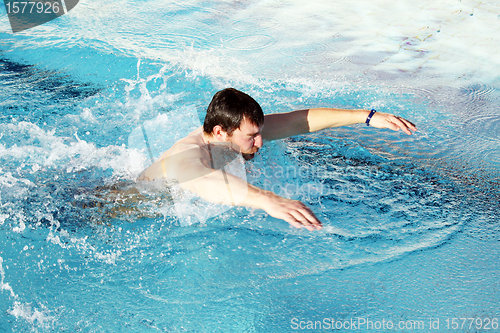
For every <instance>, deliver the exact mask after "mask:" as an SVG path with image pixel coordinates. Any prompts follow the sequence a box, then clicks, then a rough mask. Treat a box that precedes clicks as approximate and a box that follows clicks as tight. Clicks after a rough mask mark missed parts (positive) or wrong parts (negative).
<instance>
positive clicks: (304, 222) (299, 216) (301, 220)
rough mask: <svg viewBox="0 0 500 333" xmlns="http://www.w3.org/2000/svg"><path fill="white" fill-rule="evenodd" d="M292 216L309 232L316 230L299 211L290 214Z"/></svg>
mask: <svg viewBox="0 0 500 333" xmlns="http://www.w3.org/2000/svg"><path fill="white" fill-rule="evenodd" d="M290 215H291V216H292V217H293V219H294V220H295V221H296V222H297V223H300V224H301V225H302V226H303V227H304V228H306V229H307V230H309V231H313V230H314V226H313V225H312V224H311V223H310V222H309V221H308V220H307V219H306V218H305V217H304V216H303V215H302V214H301V213H299V212H298V211H293V212H290Z"/></svg>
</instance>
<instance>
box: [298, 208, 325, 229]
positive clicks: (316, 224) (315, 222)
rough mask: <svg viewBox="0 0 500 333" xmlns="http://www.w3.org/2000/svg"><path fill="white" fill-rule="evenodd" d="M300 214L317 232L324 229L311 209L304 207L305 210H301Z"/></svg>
mask: <svg viewBox="0 0 500 333" xmlns="http://www.w3.org/2000/svg"><path fill="white" fill-rule="evenodd" d="M300 212H301V214H302V215H303V216H304V217H305V218H306V219H307V221H308V222H309V223H310V224H312V225H313V226H314V227H315V228H316V229H317V230H320V229H321V228H323V224H322V223H321V221H320V220H318V218H317V217H316V215H314V213H313V212H312V211H311V210H310V209H309V208H307V207H304V209H302V210H300Z"/></svg>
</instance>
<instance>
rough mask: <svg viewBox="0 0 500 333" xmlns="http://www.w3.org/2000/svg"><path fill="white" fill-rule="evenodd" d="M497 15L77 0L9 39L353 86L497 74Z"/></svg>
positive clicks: (463, 10)
mask: <svg viewBox="0 0 500 333" xmlns="http://www.w3.org/2000/svg"><path fill="white" fill-rule="evenodd" d="M111 14H112V15H111ZM499 15H500V6H499V4H498V3H484V2H482V1H479V0H463V1H460V2H456V3H453V4H450V3H447V2H435V1H432V0H426V1H420V2H414V1H411V0H403V1H398V2H397V3H391V4H390V5H388V3H387V2H386V1H384V0H375V1H373V0H362V1H357V2H339V1H336V2H332V1H328V0H320V1H315V2H314V3H311V2H310V1H306V0H295V1H288V2H287V3H286V4H285V3H283V4H280V3H274V2H269V1H267V0H260V1H254V2H252V3H251V4H246V5H245V6H243V5H240V4H237V3H232V2H231V3H229V2H214V3H210V6H207V3H206V2H204V1H203V2H202V1H199V0H196V1H189V2H188V3H182V4H177V3H171V2H167V3H163V2H161V3H160V2H157V3H155V4H154V5H152V6H142V5H138V3H136V2H128V1H125V0H118V1H114V2H113V3H106V4H98V5H97V4H96V3H94V2H91V1H88V0H83V1H80V2H79V4H78V6H77V7H76V8H75V9H74V10H72V11H71V12H69V13H68V14H67V15H65V16H64V17H62V18H59V19H58V20H55V21H54V22H52V23H50V24H44V25H42V26H39V27H37V28H34V29H29V30H27V31H25V32H22V33H21V34H23V35H28V36H32V37H38V38H37V39H36V43H33V44H31V43H32V42H31V41H30V40H26V39H13V41H14V43H15V47H16V48H21V47H23V48H25V49H28V50H29V49H31V48H40V47H48V46H53V45H58V43H62V44H63V46H66V45H69V46H73V45H86V46H89V47H92V48H99V49H100V50H104V51H100V52H108V53H118V54H119V53H121V54H123V55H125V56H132V57H137V58H138V59H150V60H160V61H161V62H164V63H165V62H167V63H171V64H172V63H173V64H178V65H179V68H180V69H190V70H192V71H193V73H196V75H202V76H209V77H213V78H225V79H229V80H231V81H235V80H242V81H245V82H247V83H256V82H258V80H261V79H265V80H272V81H275V80H283V79H289V78H295V79H297V78H298V77H300V78H303V79H313V80H319V81H320V82H321V83H323V84H325V82H328V80H330V81H341V82H349V81H351V80H354V79H356V80H359V77H360V76H364V75H366V74H370V73H377V72H388V73H394V74H398V73H401V72H409V73H414V74H415V73H419V74H423V77H429V76H430V75H431V74H434V75H435V74H437V75H439V76H440V77H441V80H443V79H446V80H449V81H450V82H453V81H454V80H457V79H461V80H463V79H464V78H470V79H476V80H480V79H482V80H496V79H497V78H498V76H499V74H500V69H499V68H500V66H499V65H500V57H497V56H496V55H498V54H499V53H500V33H499V29H500V20H499V19H498V17H499ZM207 22H210V23H207ZM54 27H57V28H54ZM103 31H105V33H103ZM316 82H317V81H316Z"/></svg>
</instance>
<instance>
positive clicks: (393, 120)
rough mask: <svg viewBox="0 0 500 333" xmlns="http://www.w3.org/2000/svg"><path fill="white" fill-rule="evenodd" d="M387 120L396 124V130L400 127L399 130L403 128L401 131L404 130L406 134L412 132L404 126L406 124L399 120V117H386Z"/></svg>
mask: <svg viewBox="0 0 500 333" xmlns="http://www.w3.org/2000/svg"><path fill="white" fill-rule="evenodd" d="M387 121H389V122H390V123H392V124H394V125H396V129H395V130H396V131H397V130H399V129H401V130H403V132H405V133H406V134H408V135H411V134H412V133H411V131H410V129H409V128H408V126H406V124H405V123H404V122H403V121H401V119H399V117H396V116H393V117H391V118H389V119H387Z"/></svg>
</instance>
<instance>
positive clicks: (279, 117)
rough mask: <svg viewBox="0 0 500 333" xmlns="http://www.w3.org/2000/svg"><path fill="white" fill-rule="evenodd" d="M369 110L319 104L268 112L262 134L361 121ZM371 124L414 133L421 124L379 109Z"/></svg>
mask: <svg viewBox="0 0 500 333" xmlns="http://www.w3.org/2000/svg"><path fill="white" fill-rule="evenodd" d="M369 114H370V111H369V110H344V109H332V108H315V109H308V110H298V111H292V112H286V113H275V114H269V115H266V116H265V118H264V119H265V120H264V124H265V126H264V130H263V132H262V137H263V138H264V139H265V140H276V139H282V138H286V137H289V136H294V135H298V134H305V133H312V132H316V131H320V130H322V129H326V128H332V127H340V126H348V125H354V124H361V123H364V122H365V121H366V118H367V117H368V115H369ZM370 126H373V127H376V128H389V129H392V130H394V131H399V130H402V131H404V132H405V133H406V134H408V135H411V134H412V132H411V131H412V130H413V131H416V130H417V128H416V127H415V125H414V124H412V123H411V122H409V121H408V120H405V119H403V118H401V117H397V116H394V115H392V114H387V113H380V112H376V113H375V114H374V115H373V116H372V119H371V121H370Z"/></svg>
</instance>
